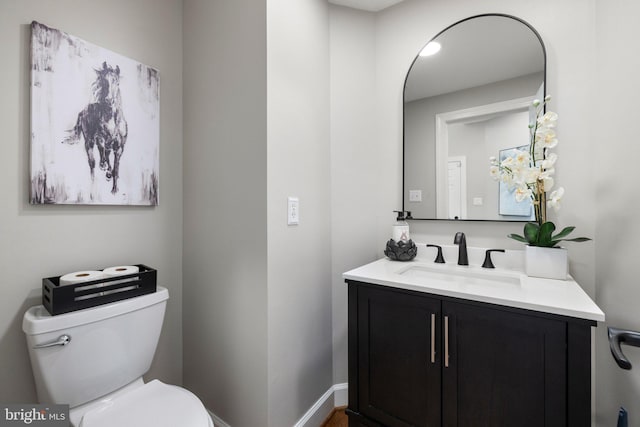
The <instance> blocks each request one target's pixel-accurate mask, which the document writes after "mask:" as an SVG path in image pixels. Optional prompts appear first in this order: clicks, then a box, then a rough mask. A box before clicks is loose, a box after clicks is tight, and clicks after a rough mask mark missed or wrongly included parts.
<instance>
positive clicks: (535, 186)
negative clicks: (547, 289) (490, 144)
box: [489, 95, 591, 247]
mask: <svg viewBox="0 0 640 427" xmlns="http://www.w3.org/2000/svg"><path fill="white" fill-rule="evenodd" d="M549 100H551V97H550V96H549V95H547V96H546V97H545V98H544V101H543V102H540V100H539V99H535V100H534V101H533V103H532V105H533V107H534V108H535V109H536V120H535V121H534V122H533V123H531V124H529V132H530V141H529V151H523V150H515V152H514V153H513V155H511V156H508V157H505V158H504V159H502V160H500V161H498V160H497V159H496V158H495V157H491V158H490V159H489V161H490V165H491V166H490V168H489V174H490V175H491V177H492V178H493V179H495V180H500V181H501V182H503V183H505V184H506V185H508V187H509V189H511V190H513V195H514V197H515V199H516V201H517V202H523V201H525V200H529V201H530V203H531V204H532V206H533V208H534V213H535V217H536V221H535V222H528V223H527V224H525V226H524V234H523V235H522V236H521V235H518V234H510V235H509V236H508V237H511V238H512V239H515V240H517V241H519V242H523V243H527V244H529V245H531V246H544V247H554V246H556V245H557V244H558V243H560V242H561V241H572V242H585V241H587V240H591V239H589V238H587V237H577V238H573V239H566V238H565V237H566V236H567V235H568V234H569V233H571V232H572V231H573V229H574V228H575V227H565V228H564V229H563V230H562V231H560V232H559V233H557V234H553V232H554V231H555V229H556V226H555V224H554V223H553V222H551V221H547V206H550V207H552V208H553V209H554V210H556V211H557V210H558V209H560V201H561V200H562V197H563V196H564V188H562V187H560V188H558V189H557V190H555V191H553V192H552V193H551V194H550V196H549V198H548V199H545V197H546V194H547V192H548V191H550V190H551V189H552V188H553V186H554V184H555V181H554V179H553V175H554V174H555V164H556V161H557V160H558V155H557V154H555V153H551V152H550V151H549V150H550V149H552V148H554V147H555V146H556V145H558V138H557V136H556V132H555V127H556V123H557V121H558V115H557V114H556V113H554V112H551V111H548V112H546V113H544V114H543V113H542V111H543V109H544V105H545V104H546V103H547V102H549Z"/></svg>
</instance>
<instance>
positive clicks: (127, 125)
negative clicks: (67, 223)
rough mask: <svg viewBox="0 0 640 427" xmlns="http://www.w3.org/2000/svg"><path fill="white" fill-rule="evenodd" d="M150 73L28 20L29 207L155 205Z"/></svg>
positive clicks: (154, 106)
mask: <svg viewBox="0 0 640 427" xmlns="http://www.w3.org/2000/svg"><path fill="white" fill-rule="evenodd" d="M159 95H160V79H159V73H158V71H157V70H155V69H154V68H151V67H148V66H146V65H143V64H141V63H139V62H136V61H134V60H132V59H129V58H126V57H124V56H122V55H118V54H116V53H114V52H111V51H109V50H106V49H103V48H101V47H98V46H96V45H93V44H91V43H88V42H86V41H84V40H81V39H79V38H77V37H74V36H71V35H69V34H67V33H65V32H63V31H60V30H57V29H54V28H50V27H47V26H45V25H42V24H40V23H38V22H35V21H34V22H32V23H31V203H32V204H45V203H46V204H92V205H93V204H97V205H157V204H158V169H159V148H160V147H159V142H160V120H159V119H160V118H159V113H160V97H159Z"/></svg>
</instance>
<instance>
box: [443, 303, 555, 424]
mask: <svg viewBox="0 0 640 427" xmlns="http://www.w3.org/2000/svg"><path fill="white" fill-rule="evenodd" d="M442 311H443V323H447V325H443V327H444V328H445V330H446V329H448V331H447V332H448V336H445V337H444V341H445V344H448V350H449V360H448V366H446V365H447V363H444V362H443V374H442V375H443V402H442V408H443V425H444V426H447V427H513V426H519V427H529V426H530V427H543V426H544V427H551V426H566V425H567V413H566V405H567V384H566V375H567V362H566V354H567V353H566V323H564V322H561V321H557V320H551V319H544V318H540V317H535V316H529V315H525V314H516V313H511V312H508V311H502V310H496V309H492V308H485V307H478V306H475V305H469V304H464V303H453V302H443V304H442ZM445 333H446V332H445ZM447 340H448V342H446V341H447ZM445 358H446V356H445ZM445 362H446V361H445Z"/></svg>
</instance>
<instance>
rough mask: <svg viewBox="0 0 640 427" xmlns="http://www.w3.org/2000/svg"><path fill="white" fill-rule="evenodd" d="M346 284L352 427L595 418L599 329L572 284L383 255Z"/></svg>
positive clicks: (567, 422)
mask: <svg viewBox="0 0 640 427" xmlns="http://www.w3.org/2000/svg"><path fill="white" fill-rule="evenodd" d="M343 277H344V279H345V280H346V282H347V284H348V292H349V296H348V298H349V302H348V304H349V307H348V308H349V315H348V329H349V332H348V339H349V344H348V346H349V406H348V409H347V413H348V416H349V425H350V426H351V427H354V426H389V427H405V426H424V427H426V426H429V427H432V426H460V427H483V426H486V427H498V426H519V427H527V426H531V427H541V426H546V427H549V426H571V427H584V426H588V425H591V328H592V327H594V326H596V322H598V321H603V320H604V313H603V312H602V311H601V310H600V309H599V308H598V307H597V306H596V305H595V303H594V302H593V301H592V300H591V299H590V298H589V297H588V296H587V295H586V293H585V292H584V291H583V290H582V288H580V286H579V285H578V284H577V283H576V282H575V281H573V280H572V279H570V278H569V279H568V280H566V281H561V280H549V279H537V278H531V277H527V276H525V275H524V274H522V273H520V272H518V271H512V270H500V269H496V270H489V269H483V268H480V267H474V266H465V267H462V266H458V265H455V264H453V265H452V264H434V263H432V262H422V261H411V262H404V263H403V262H396V261H391V260H389V259H386V258H385V259H381V260H378V261H375V262H373V263H371V264H367V265H365V266H362V267H360V268H357V269H354V270H351V271H349V272H347V273H344V275H343Z"/></svg>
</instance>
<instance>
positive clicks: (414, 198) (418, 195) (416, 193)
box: [409, 190, 422, 202]
mask: <svg viewBox="0 0 640 427" xmlns="http://www.w3.org/2000/svg"><path fill="white" fill-rule="evenodd" d="M409 201H410V202H421V201H422V190H409Z"/></svg>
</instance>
